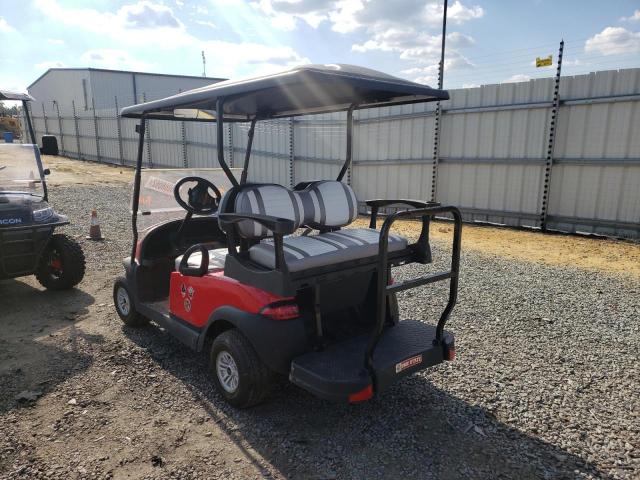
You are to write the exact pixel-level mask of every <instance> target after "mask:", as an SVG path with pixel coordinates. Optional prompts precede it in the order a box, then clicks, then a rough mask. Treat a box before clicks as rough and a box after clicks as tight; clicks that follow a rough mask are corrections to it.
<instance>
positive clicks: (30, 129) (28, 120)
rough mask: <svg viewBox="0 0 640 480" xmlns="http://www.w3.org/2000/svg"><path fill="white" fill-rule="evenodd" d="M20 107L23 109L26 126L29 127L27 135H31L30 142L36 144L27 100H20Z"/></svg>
mask: <svg viewBox="0 0 640 480" xmlns="http://www.w3.org/2000/svg"><path fill="white" fill-rule="evenodd" d="M22 109H23V110H24V116H25V118H26V119H27V128H28V129H29V135H30V136H31V143H33V144H34V145H36V144H37V143H38V142H36V134H35V133H33V124H32V123H31V115H30V114H29V102H28V101H27V100H22Z"/></svg>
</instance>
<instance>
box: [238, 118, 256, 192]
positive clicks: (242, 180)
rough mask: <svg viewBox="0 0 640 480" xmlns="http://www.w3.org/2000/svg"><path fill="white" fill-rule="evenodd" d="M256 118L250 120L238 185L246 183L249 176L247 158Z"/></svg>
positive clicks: (249, 154)
mask: <svg viewBox="0 0 640 480" xmlns="http://www.w3.org/2000/svg"><path fill="white" fill-rule="evenodd" d="M257 121H258V119H257V117H253V120H251V126H250V127H249V133H248V139H247V151H246V152H245V154H244V166H243V167H242V175H241V176H240V185H244V184H245V183H247V176H248V175H249V158H251V147H252V145H253V134H254V133H255V129H256V122H257Z"/></svg>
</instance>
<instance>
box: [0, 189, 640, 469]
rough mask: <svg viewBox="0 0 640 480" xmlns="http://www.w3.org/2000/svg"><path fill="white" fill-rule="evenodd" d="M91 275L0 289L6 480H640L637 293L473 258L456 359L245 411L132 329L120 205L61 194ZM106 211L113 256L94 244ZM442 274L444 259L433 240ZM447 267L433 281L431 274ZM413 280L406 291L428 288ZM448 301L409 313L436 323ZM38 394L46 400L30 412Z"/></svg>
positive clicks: (1, 445)
mask: <svg viewBox="0 0 640 480" xmlns="http://www.w3.org/2000/svg"><path fill="white" fill-rule="evenodd" d="M51 197H52V201H53V203H54V205H55V206H56V208H57V209H58V210H61V211H63V212H64V213H67V214H69V215H70V216H71V218H73V219H75V222H76V223H75V225H73V226H71V227H68V228H67V233H70V234H72V235H74V236H75V237H77V238H78V239H79V240H81V241H82V243H83V247H84V249H85V253H86V255H87V260H88V262H87V271H88V273H87V276H86V278H85V281H84V282H83V283H82V284H81V286H80V287H81V288H80V289H78V290H75V291H73V292H65V293H51V292H44V291H42V290H41V289H40V287H38V286H37V283H36V282H35V280H34V279H31V278H27V279H23V280H20V281H13V280H12V281H5V282H2V283H1V284H0V291H1V292H2V293H3V295H2V296H0V297H1V298H0V311H1V312H3V313H2V316H1V317H0V322H1V323H2V325H3V330H2V331H0V478H25V479H26V478H60V479H67V478H150V479H151V478H180V479H187V478H237V479H241V478H277V479H279V478H313V479H332V478H335V479H350V478H354V479H360V478H390V479H396V478H408V479H410V478H421V479H430V478H434V479H436V478H442V479H454V478H486V479H494V478H505V479H507V478H509V479H511V478H518V479H530V478H531V479H533V478H549V479H556V478H627V479H632V478H639V476H640V452H639V447H640V442H639V440H638V439H639V438H640V418H639V417H640V400H639V399H640V387H639V382H638V379H639V378H640V367H639V365H638V364H639V362H638V355H639V352H640V348H639V347H640V332H639V326H638V318H640V280H638V279H636V278H634V277H631V276H624V275H612V274H604V273H597V272H595V273H594V272H592V271H586V270H580V269H577V268H571V267H562V268H561V267H551V266H542V265H539V264H535V263H529V262H521V261H516V260H513V259H504V258H502V257H500V256H490V255H486V254H480V253H477V252H464V253H463V257H462V276H461V280H460V295H459V303H458V305H457V306H456V308H455V310H454V313H453V315H452V318H451V321H450V323H449V324H448V329H449V330H451V331H452V332H453V333H454V334H455V335H456V348H457V360H456V361H455V362H450V363H445V364H443V365H441V366H438V367H436V368H434V369H431V370H428V371H426V372H423V373H421V374H418V375H414V376H412V377H409V378H407V379H405V380H403V381H400V382H398V383H397V384H396V385H394V386H393V387H392V388H391V389H390V390H389V391H387V392H385V393H384V394H383V395H381V396H379V397H378V398H375V399H373V400H372V401H370V402H367V403H364V404H361V405H357V406H336V405H333V404H329V403H326V402H324V401H321V400H319V399H316V398H314V397H312V396H311V395H309V394H307V393H305V392H304V391H302V390H299V389H297V388H296V387H293V386H291V385H283V386H282V387H281V388H280V389H279V390H278V391H277V392H275V394H274V396H273V397H272V399H271V401H270V402H268V403H266V404H264V405H261V406H259V407H256V408H254V409H251V410H247V411H236V410H233V409H232V408H230V407H228V406H226V405H225V404H224V403H223V402H222V400H221V398H220V397H219V396H218V395H217V394H216V393H215V392H214V390H213V388H212V385H211V383H210V381H209V380H208V378H207V374H206V372H205V369H204V368H203V365H204V363H203V359H202V358H200V357H197V356H194V355H193V354H192V353H191V352H190V351H188V350H187V349H186V348H183V347H182V346H181V345H180V344H179V343H177V342H176V341H174V340H173V339H171V338H170V337H168V335H166V334H165V333H164V332H163V331H162V330H161V329H159V328H156V327H150V328H148V329H144V330H139V331H134V330H130V329H128V328H124V327H123V326H122V325H121V323H120V321H119V320H118V318H117V316H116V314H115V312H114V310H113V306H112V302H111V288H112V282H113V279H114V277H115V276H116V275H119V274H121V266H120V260H121V258H122V257H124V256H125V255H126V253H127V252H128V250H129V248H130V243H129V242H130V233H129V228H128V225H129V220H128V215H127V209H128V207H127V205H128V198H129V189H128V188H127V187H124V186H105V187H88V186H69V187H56V188H55V189H54V190H53V191H52V192H51ZM90 208H98V213H99V216H100V220H101V222H102V230H103V234H104V235H105V237H106V238H107V240H106V241H105V242H102V243H91V242H88V241H85V240H84V235H86V230H87V228H88V227H87V225H88V221H89V209H90ZM434 250H435V253H436V256H437V255H438V254H440V256H443V257H444V256H446V255H447V247H446V245H445V244H444V243H442V242H440V241H438V243H436V245H435V249H434ZM438 267H440V268H441V267H442V264H440V265H438V264H436V265H434V269H438ZM417 271H418V267H413V266H409V267H403V270H402V271H401V272H399V273H398V278H400V277H403V276H409V275H415V274H417ZM445 297H446V289H445V286H444V285H437V286H434V287H432V288H424V289H421V290H412V291H408V292H405V293H404V294H403V295H402V296H401V308H402V309H403V311H404V313H405V316H406V317H413V318H420V319H431V320H430V321H435V320H434V318H435V317H436V316H437V314H438V313H439V311H440V309H441V308H442V306H443V305H444V299H445ZM24 391H29V392H32V393H33V396H34V398H37V400H34V401H18V400H16V395H18V394H19V393H21V392H24Z"/></svg>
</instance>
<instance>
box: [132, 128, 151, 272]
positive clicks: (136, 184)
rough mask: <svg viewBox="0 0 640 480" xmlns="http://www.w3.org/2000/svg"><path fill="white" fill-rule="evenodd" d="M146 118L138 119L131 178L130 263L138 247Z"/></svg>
mask: <svg viewBox="0 0 640 480" xmlns="http://www.w3.org/2000/svg"><path fill="white" fill-rule="evenodd" d="M146 120H147V119H146V118H145V116H144V115H142V117H140V124H139V125H138V128H136V131H137V132H138V156H137V157H136V174H135V177H133V201H132V202H131V227H132V230H133V246H132V247H131V262H132V263H133V262H134V260H135V258H136V247H137V245H138V206H139V202H140V181H141V178H142V154H143V152H144V129H145V123H146Z"/></svg>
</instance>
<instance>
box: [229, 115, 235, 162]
mask: <svg viewBox="0 0 640 480" xmlns="http://www.w3.org/2000/svg"><path fill="white" fill-rule="evenodd" d="M228 125H229V127H228V130H227V136H228V137H229V139H228V140H229V146H228V147H227V148H228V152H229V154H228V155H229V166H230V167H231V168H233V167H234V161H233V157H234V156H235V155H234V154H233V147H234V145H233V123H229V124H228Z"/></svg>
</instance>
